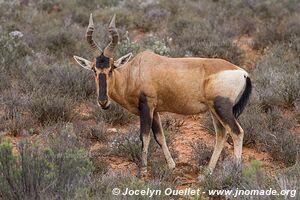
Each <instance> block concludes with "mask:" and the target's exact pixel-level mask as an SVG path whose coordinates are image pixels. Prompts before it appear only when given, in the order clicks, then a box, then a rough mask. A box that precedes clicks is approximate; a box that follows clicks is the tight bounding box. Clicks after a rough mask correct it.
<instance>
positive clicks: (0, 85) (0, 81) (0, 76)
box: [0, 68, 11, 93]
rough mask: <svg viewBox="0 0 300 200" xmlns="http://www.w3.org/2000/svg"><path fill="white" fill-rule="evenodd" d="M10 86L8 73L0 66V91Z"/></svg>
mask: <svg viewBox="0 0 300 200" xmlns="http://www.w3.org/2000/svg"><path fill="white" fill-rule="evenodd" d="M10 87H11V82H10V79H9V77H8V75H7V74H6V73H5V71H4V70H3V69H1V68H0V92H1V93H2V92H3V91H4V90H7V89H9V88H10Z"/></svg>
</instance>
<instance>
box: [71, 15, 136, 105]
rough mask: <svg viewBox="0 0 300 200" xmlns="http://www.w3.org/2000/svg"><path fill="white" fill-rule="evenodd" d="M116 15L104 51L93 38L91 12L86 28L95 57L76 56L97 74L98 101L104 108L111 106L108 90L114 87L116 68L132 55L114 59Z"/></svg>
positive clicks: (110, 26)
mask: <svg viewBox="0 0 300 200" xmlns="http://www.w3.org/2000/svg"><path fill="white" fill-rule="evenodd" d="M115 20H116V15H114V16H113V17H112V19H111V21H110V23H109V27H108V32H109V35H110V42H109V44H108V45H107V46H106V47H105V49H104V51H102V49H101V48H100V46H99V45H98V44H97V43H96V42H95V41H94V39H93V32H94V29H95V28H94V22H93V16H92V14H90V20H89V25H88V28H87V30H86V35H85V36H86V40H87V42H88V44H89V45H90V47H91V49H92V50H93V54H94V59H93V61H92V62H91V61H89V60H87V59H84V58H81V57H78V56H74V59H75V60H76V62H77V63H78V64H79V65H80V66H82V67H83V68H85V69H88V70H91V71H93V72H94V75H95V82H96V91H97V97H98V99H97V102H98V105H99V106H100V107H101V108H102V109H108V108H109V106H110V100H109V97H108V93H109V92H108V91H109V90H110V89H111V87H113V84H112V83H113V81H112V80H113V77H114V70H116V68H117V67H119V66H121V65H123V64H126V63H127V62H128V61H129V59H130V58H131V56H132V53H129V54H127V55H125V56H123V57H121V58H119V59H118V60H116V61H114V52H115V50H116V46H117V44H118V41H119V34H118V31H117V29H116V24H115Z"/></svg>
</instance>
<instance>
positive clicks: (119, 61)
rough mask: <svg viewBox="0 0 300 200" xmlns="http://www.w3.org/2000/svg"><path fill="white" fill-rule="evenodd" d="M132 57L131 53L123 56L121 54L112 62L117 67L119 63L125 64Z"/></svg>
mask: <svg viewBox="0 0 300 200" xmlns="http://www.w3.org/2000/svg"><path fill="white" fill-rule="evenodd" d="M131 57H132V53H129V54H126V55H125V56H122V57H121V58H119V59H118V60H117V61H115V62H114V65H115V67H119V66H121V65H124V64H126V63H127V62H128V61H129V60H130V58H131Z"/></svg>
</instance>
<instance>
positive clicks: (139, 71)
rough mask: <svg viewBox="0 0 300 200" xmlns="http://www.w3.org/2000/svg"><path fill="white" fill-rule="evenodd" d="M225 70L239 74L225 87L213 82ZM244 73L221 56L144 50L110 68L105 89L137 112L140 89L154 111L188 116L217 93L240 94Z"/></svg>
mask: <svg viewBox="0 0 300 200" xmlns="http://www.w3.org/2000/svg"><path fill="white" fill-rule="evenodd" d="M225 70H228V71H233V70H238V71H239V72H240V75H241V77H236V80H235V79H234V78H232V79H231V80H230V81H228V82H229V84H232V85H229V84H227V85H226V87H224V85H222V81H221V82H218V83H219V85H216V84H214V83H215V80H216V79H215V78H216V77H218V74H220V73H222V72H224V71H225ZM244 74H245V75H247V72H245V71H244V70H242V69H241V68H239V67H237V66H235V65H233V64H231V63H229V62H227V61H225V60H222V59H209V58H168V57H163V56H159V55H156V54H154V53H152V52H149V51H145V52H142V53H140V54H138V55H137V56H136V57H135V58H134V59H133V60H132V61H130V62H128V63H127V64H126V65H124V66H122V67H121V68H119V69H116V70H115V71H114V75H113V76H112V78H111V79H109V83H108V87H109V89H108V91H109V96H110V97H111V98H112V99H113V100H115V101H116V102H117V103H119V104H120V105H122V106H123V107H125V108H126V109H127V110H129V111H130V112H132V113H134V114H137V115H138V109H137V107H138V98H139V95H140V94H141V92H144V93H145V94H146V96H147V97H148V98H150V99H151V102H152V104H154V106H155V110H156V111H157V112H173V113H178V114H185V115H192V114H198V113H201V112H205V111H207V110H208V107H207V106H208V104H209V103H210V101H211V100H213V98H214V97H216V96H218V95H219V96H225V97H226V96H228V95H229V97H230V94H235V93H238V94H239V93H241V90H242V88H243V87H244V84H245V83H244V82H241V81H240V80H241V78H244V77H243V75H244ZM219 78H220V79H221V78H222V76H219ZM216 87H217V88H216ZM236 87H239V89H238V90H237V89H236ZM224 94H225V95H224ZM233 98H234V97H230V99H233ZM235 98H236V97H235ZM235 98H234V100H235Z"/></svg>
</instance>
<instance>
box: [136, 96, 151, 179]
mask: <svg viewBox="0 0 300 200" xmlns="http://www.w3.org/2000/svg"><path fill="white" fill-rule="evenodd" d="M139 111H140V128H141V129H140V131H141V132H140V138H141V141H142V162H141V168H140V175H141V176H142V177H143V176H146V175H147V157H148V147H149V143H150V139H151V138H150V128H151V126H152V118H153V109H150V108H149V103H148V101H147V98H146V97H145V96H144V95H141V97H140V99H139Z"/></svg>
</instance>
